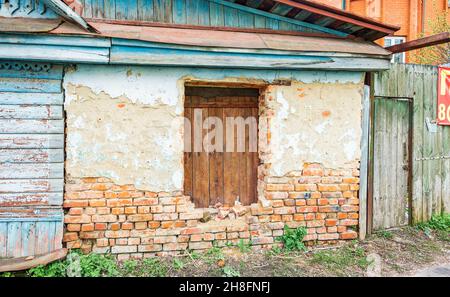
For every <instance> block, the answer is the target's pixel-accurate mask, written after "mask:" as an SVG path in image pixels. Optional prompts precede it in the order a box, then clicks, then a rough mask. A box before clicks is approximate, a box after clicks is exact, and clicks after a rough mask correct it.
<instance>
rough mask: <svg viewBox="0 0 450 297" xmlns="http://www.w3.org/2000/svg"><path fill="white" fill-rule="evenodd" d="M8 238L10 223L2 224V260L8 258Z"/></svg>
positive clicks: (0, 239) (0, 235)
mask: <svg viewBox="0 0 450 297" xmlns="http://www.w3.org/2000/svg"><path fill="white" fill-rule="evenodd" d="M7 238H8V223H7V222H0V259H1V258H6V250H7V249H6V248H7V247H6V243H7Z"/></svg>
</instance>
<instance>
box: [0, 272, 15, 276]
mask: <svg viewBox="0 0 450 297" xmlns="http://www.w3.org/2000/svg"><path fill="white" fill-rule="evenodd" d="M0 277H14V273H12V272H2V273H0Z"/></svg>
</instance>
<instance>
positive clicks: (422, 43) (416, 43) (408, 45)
mask: <svg viewBox="0 0 450 297" xmlns="http://www.w3.org/2000/svg"><path fill="white" fill-rule="evenodd" d="M447 42H450V32H444V33H439V34H435V35H431V36H427V37H424V38H419V39H416V40H411V41H408V42H404V43H401V44H397V45H393V46H389V47H386V49H387V50H388V51H390V52H392V53H394V54H395V53H403V52H407V51H412V50H415V49H419V48H424V47H429V46H433V45H438V44H443V43H447Z"/></svg>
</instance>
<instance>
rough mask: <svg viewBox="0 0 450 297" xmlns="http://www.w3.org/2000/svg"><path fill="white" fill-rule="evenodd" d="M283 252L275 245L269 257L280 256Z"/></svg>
mask: <svg viewBox="0 0 450 297" xmlns="http://www.w3.org/2000/svg"><path fill="white" fill-rule="evenodd" d="M282 252H283V250H282V249H281V248H280V247H279V246H278V245H273V246H272V248H271V249H270V250H269V255H279V254H281V253H282Z"/></svg>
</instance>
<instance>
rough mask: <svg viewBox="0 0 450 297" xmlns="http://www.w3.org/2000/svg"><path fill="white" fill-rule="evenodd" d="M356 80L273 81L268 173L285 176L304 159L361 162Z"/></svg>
mask: <svg viewBox="0 0 450 297" xmlns="http://www.w3.org/2000/svg"><path fill="white" fill-rule="evenodd" d="M362 87H363V85H362V83H357V84H354V83H353V84H336V83H335V84H319V83H311V84H304V83H299V82H293V83H292V85H291V86H273V87H271V88H270V89H269V91H268V94H267V95H266V98H267V105H268V106H269V107H270V108H271V109H273V110H274V116H273V118H271V121H270V128H269V129H270V132H271V140H270V145H269V147H268V150H269V151H270V156H271V158H270V159H269V160H267V161H266V162H268V163H271V164H272V165H271V168H270V172H269V175H271V176H283V175H285V174H287V173H289V172H292V171H298V170H301V169H302V168H303V164H304V163H305V162H308V163H320V164H322V165H324V166H325V167H327V168H336V169H339V168H357V162H358V161H359V158H360V153H361V152H360V146H359V143H360V137H361V128H360V127H361V123H360V122H361V96H362V95H361V90H362Z"/></svg>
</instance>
